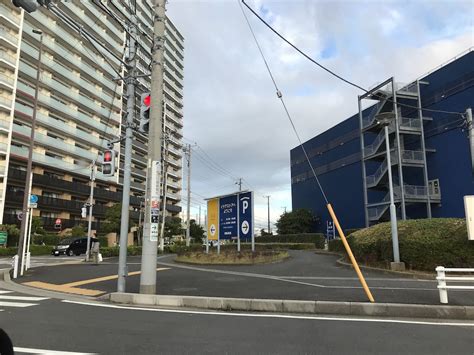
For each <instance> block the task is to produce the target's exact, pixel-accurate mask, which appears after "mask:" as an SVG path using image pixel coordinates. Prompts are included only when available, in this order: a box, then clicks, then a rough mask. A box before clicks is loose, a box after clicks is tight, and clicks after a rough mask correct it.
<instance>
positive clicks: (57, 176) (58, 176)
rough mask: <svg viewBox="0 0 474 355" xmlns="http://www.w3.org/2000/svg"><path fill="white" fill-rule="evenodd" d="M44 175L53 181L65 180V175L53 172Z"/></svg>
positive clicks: (45, 172) (46, 172)
mask: <svg viewBox="0 0 474 355" xmlns="http://www.w3.org/2000/svg"><path fill="white" fill-rule="evenodd" d="M43 175H45V176H47V177H50V178H52V179H63V178H64V175H63V174H59V173H55V172H52V171H46V170H45V171H44V173H43Z"/></svg>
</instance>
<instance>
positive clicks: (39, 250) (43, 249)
mask: <svg viewBox="0 0 474 355" xmlns="http://www.w3.org/2000/svg"><path fill="white" fill-rule="evenodd" d="M53 248H54V247H53V246H51V245H31V246H30V252H31V255H33V256H34V255H49V254H51V251H52V250H53ZM17 252H18V248H17V247H9V248H0V256H13V255H16V254H17Z"/></svg>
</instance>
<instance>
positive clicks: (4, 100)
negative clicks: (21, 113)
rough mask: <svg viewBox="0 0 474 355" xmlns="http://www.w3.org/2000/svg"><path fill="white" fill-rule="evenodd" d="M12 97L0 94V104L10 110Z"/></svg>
mask: <svg viewBox="0 0 474 355" xmlns="http://www.w3.org/2000/svg"><path fill="white" fill-rule="evenodd" d="M12 101H13V99H12V98H10V97H5V96H1V95H0V106H2V107H4V108H5V109H6V110H7V111H10V110H11V107H12V103H13V102H12Z"/></svg>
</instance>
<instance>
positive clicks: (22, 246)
mask: <svg viewBox="0 0 474 355" xmlns="http://www.w3.org/2000/svg"><path fill="white" fill-rule="evenodd" d="M32 32H33V33H35V34H37V35H39V36H40V41H39V42H40V44H39V49H38V63H37V67H36V83H35V103H34V106H33V114H32V116H31V132H30V145H29V147H28V161H27V165H26V178H25V189H24V195H23V216H24V217H23V218H22V220H21V229H20V240H19V242H18V264H19V265H20V275H23V267H24V265H25V250H26V242H27V235H26V229H27V228H26V227H27V223H28V220H29V218H32V216H30V215H29V214H30V213H33V211H30V212H29V209H28V204H29V201H30V195H31V185H32V180H33V179H32V176H33V174H32V165H33V149H34V145H35V129H36V111H37V107H38V93H39V79H40V72H41V52H42V51H43V32H42V31H40V30H37V29H34V30H32Z"/></svg>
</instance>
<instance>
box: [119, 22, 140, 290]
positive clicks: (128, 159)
mask: <svg viewBox="0 0 474 355" xmlns="http://www.w3.org/2000/svg"><path fill="white" fill-rule="evenodd" d="M136 35H137V17H136V16H135V15H132V16H131V24H130V36H129V47H128V56H127V59H126V61H127V71H128V76H127V78H126V79H125V81H126V83H127V122H126V126H125V127H126V129H125V156H124V165H123V192H122V218H121V220H120V241H119V243H120V250H119V266H118V279H117V292H125V283H126V281H125V278H126V277H127V275H128V270H127V244H128V220H129V213H130V211H129V209H130V180H131V179H130V175H131V170H132V138H133V118H134V116H135V80H136V78H135V67H136V60H135V57H136V43H135V38H136Z"/></svg>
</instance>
